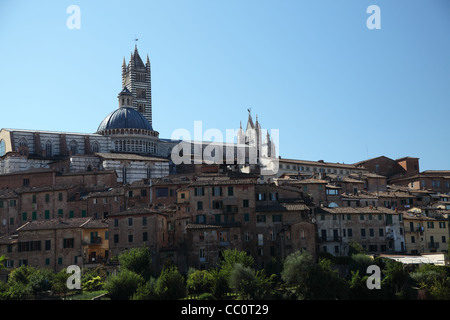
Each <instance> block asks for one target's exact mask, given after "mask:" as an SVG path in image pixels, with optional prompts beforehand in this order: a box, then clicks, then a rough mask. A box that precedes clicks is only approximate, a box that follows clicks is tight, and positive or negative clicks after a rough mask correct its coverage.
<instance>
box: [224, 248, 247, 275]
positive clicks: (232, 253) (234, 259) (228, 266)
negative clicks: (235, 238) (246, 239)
mask: <svg viewBox="0 0 450 320" xmlns="http://www.w3.org/2000/svg"><path fill="white" fill-rule="evenodd" d="M254 262H255V261H254V260H253V257H252V256H250V255H248V254H247V253H246V252H244V251H239V250H237V249H227V250H224V251H222V261H221V263H220V269H221V270H223V271H224V272H225V274H226V275H227V276H229V274H230V273H231V270H232V269H233V266H234V264H235V263H239V264H241V265H242V266H243V267H248V268H251V267H253V264H254Z"/></svg>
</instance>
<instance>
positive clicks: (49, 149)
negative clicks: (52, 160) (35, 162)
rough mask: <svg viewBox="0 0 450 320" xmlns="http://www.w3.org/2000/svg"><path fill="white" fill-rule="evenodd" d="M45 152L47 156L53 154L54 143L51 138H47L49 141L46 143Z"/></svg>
mask: <svg viewBox="0 0 450 320" xmlns="http://www.w3.org/2000/svg"><path fill="white" fill-rule="evenodd" d="M45 154H46V156H47V157H52V156H53V145H52V142H51V141H50V140H47V142H46V143H45Z"/></svg>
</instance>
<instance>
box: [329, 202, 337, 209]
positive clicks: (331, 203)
mask: <svg viewBox="0 0 450 320" xmlns="http://www.w3.org/2000/svg"><path fill="white" fill-rule="evenodd" d="M337 207H339V206H338V204H337V203H336V202H330V204H329V205H328V208H337Z"/></svg>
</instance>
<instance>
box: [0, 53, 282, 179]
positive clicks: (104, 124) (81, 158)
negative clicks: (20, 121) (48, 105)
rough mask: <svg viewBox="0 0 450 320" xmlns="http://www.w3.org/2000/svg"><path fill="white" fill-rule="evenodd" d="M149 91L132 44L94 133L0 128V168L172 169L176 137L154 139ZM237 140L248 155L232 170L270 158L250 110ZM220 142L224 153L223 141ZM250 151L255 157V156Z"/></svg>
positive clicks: (141, 174) (138, 173)
mask: <svg viewBox="0 0 450 320" xmlns="http://www.w3.org/2000/svg"><path fill="white" fill-rule="evenodd" d="M151 95H152V93H151V68H150V60H149V58H148V55H147V60H146V63H145V64H144V62H143V61H142V59H141V57H140V55H139V52H138V49H137V46H135V49H134V53H131V56H130V60H129V62H128V64H127V63H126V62H125V58H124V60H123V64H122V90H121V91H120V92H119V94H118V107H117V108H115V109H114V110H113V111H112V112H111V113H110V114H108V115H107V116H106V117H105V118H104V119H103V120H102V121H101V122H100V124H99V126H98V128H97V131H96V132H95V133H71V132H54V131H45V130H26V129H5V128H3V129H1V131H0V174H8V173H14V172H17V171H24V170H32V169H37V168H52V169H55V170H56V171H57V172H59V173H68V172H83V171H94V170H115V171H116V173H117V177H118V179H117V180H118V182H120V183H124V184H126V183H131V182H134V181H137V180H141V179H145V178H160V177H164V176H167V175H169V174H171V173H174V172H175V171H176V166H175V164H174V162H172V160H171V156H172V154H171V153H172V149H173V148H174V146H176V145H177V144H178V143H179V142H180V141H174V140H170V139H160V138H159V132H158V131H156V130H154V129H153V124H152V98H151ZM188 143H189V144H190V145H191V146H192V149H196V148H197V146H200V149H199V150H201V151H204V150H205V148H206V146H208V145H209V146H211V144H212V143H211V142H205V141H200V142H194V141H189V142H188ZM237 146H243V147H244V149H245V151H244V152H246V153H247V155H250V156H247V157H246V158H245V163H244V164H242V162H240V161H239V159H235V161H232V163H231V166H233V167H234V170H240V171H242V172H245V170H247V169H248V167H249V166H247V165H246V164H248V163H251V164H252V165H256V166H258V165H259V162H258V161H259V159H260V158H261V155H262V154H265V155H266V157H267V156H269V157H272V158H276V155H274V154H271V152H270V150H271V149H273V141H272V140H271V138H270V136H269V135H268V134H267V136H266V137H265V141H263V139H262V131H261V127H260V124H259V123H258V120H257V119H256V123H253V119H252V117H251V115H250V110H249V119H248V123H247V128H246V130H245V131H244V130H242V125H241V128H240V129H239V133H238V136H237V144H234V145H233V148H234V150H236V148H237ZM221 148H224V149H223V152H221V153H222V154H223V155H224V156H225V155H226V152H225V148H226V145H225V144H223V145H221ZM174 150H175V149H174ZM260 150H262V151H260ZM236 153H237V152H236ZM251 155H254V156H255V157H257V159H256V160H257V161H254V160H255V159H252V157H251ZM252 160H253V162H252ZM224 163H225V161H224ZM226 163H227V164H230V162H228V161H227V162H226Z"/></svg>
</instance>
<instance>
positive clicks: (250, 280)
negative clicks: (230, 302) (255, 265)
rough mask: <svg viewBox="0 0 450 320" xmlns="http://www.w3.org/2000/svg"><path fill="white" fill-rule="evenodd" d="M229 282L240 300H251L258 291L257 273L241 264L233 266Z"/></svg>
mask: <svg viewBox="0 0 450 320" xmlns="http://www.w3.org/2000/svg"><path fill="white" fill-rule="evenodd" d="M228 281H229V286H230V287H231V288H232V289H233V290H234V291H235V292H236V293H237V294H238V298H239V299H251V298H252V296H253V294H254V293H255V291H256V280H255V271H254V270H253V269H251V268H250V267H244V266H243V265H242V264H240V263H235V264H234V265H233V268H232V270H231V271H230V277H229V279H228Z"/></svg>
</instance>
